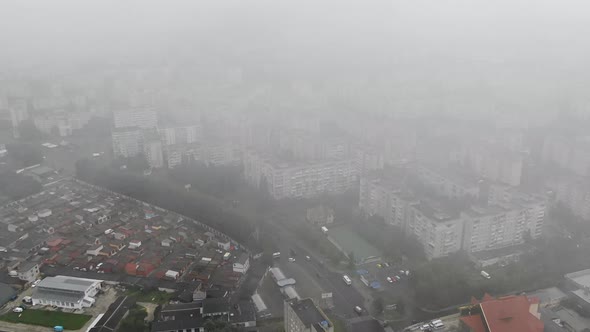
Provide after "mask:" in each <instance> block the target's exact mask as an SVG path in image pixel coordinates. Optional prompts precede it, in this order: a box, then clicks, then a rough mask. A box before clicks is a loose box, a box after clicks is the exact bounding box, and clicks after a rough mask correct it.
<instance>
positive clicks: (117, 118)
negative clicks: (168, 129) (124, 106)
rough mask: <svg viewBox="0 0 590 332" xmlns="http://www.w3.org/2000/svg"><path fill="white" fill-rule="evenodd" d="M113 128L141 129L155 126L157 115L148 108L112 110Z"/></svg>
mask: <svg viewBox="0 0 590 332" xmlns="http://www.w3.org/2000/svg"><path fill="white" fill-rule="evenodd" d="M113 122H114V125H115V128H127V127H139V128H141V129H151V128H156V126H157V125H158V115H157V113H156V111H155V110H153V109H150V108H138V109H128V110H117V111H114V112H113Z"/></svg>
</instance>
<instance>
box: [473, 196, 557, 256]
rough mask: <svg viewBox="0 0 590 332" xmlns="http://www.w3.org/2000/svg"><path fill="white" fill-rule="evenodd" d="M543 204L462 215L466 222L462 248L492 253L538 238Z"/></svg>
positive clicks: (476, 210)
mask: <svg viewBox="0 0 590 332" xmlns="http://www.w3.org/2000/svg"><path fill="white" fill-rule="evenodd" d="M545 209H546V207H545V203H544V202H542V201H531V202H528V203H524V204H522V205H518V204H514V203H511V204H506V205H494V206H487V207H479V206H477V207H475V206H474V207H472V208H470V209H469V210H467V211H465V212H463V213H462V217H463V220H465V234H464V239H465V240H464V243H463V248H464V249H465V250H466V251H468V252H478V251H484V250H493V249H499V248H504V247H510V246H515V245H519V244H522V243H524V241H525V238H526V237H527V236H530V237H531V238H533V239H536V238H539V237H540V236H541V233H542V227H543V222H544V219H545Z"/></svg>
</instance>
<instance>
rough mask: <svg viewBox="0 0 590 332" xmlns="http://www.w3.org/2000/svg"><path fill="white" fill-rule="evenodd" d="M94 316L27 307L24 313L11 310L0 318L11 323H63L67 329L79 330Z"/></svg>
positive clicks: (47, 324) (52, 325)
mask: <svg viewBox="0 0 590 332" xmlns="http://www.w3.org/2000/svg"><path fill="white" fill-rule="evenodd" d="M90 318H92V316H90V315H83V314H71V313H66V312H59V311H47V310H38V309H27V310H25V311H23V312H22V313H15V312H9V313H7V314H4V315H3V316H0V320H3V321H6V322H11V323H22V324H28V325H39V326H46V327H54V326H56V325H61V326H63V327H64V328H65V329H67V330H79V329H81V328H82V327H83V326H84V325H85V324H86V323H87V322H88V321H89V320H90Z"/></svg>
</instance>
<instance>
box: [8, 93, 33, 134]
mask: <svg viewBox="0 0 590 332" xmlns="http://www.w3.org/2000/svg"><path fill="white" fill-rule="evenodd" d="M28 119H29V108H28V105H27V102H26V100H24V99H22V100H18V101H17V102H15V103H14V105H12V107H10V120H11V122H12V130H13V135H14V137H17V138H18V137H20V133H19V132H18V126H19V125H20V123H21V122H23V121H25V120H28Z"/></svg>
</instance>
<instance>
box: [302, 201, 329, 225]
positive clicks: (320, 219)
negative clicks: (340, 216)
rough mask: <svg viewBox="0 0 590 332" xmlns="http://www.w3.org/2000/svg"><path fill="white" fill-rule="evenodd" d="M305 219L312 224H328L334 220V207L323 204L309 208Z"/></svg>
mask: <svg viewBox="0 0 590 332" xmlns="http://www.w3.org/2000/svg"><path fill="white" fill-rule="evenodd" d="M306 220H307V221H308V222H310V223H312V224H314V225H320V226H323V225H330V224H332V223H333V222H334V209H332V208H329V207H327V206H324V205H318V206H316V207H313V208H309V209H307V214H306Z"/></svg>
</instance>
